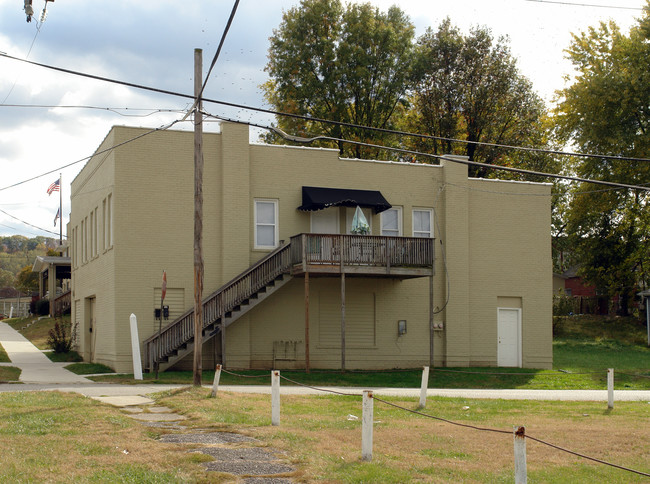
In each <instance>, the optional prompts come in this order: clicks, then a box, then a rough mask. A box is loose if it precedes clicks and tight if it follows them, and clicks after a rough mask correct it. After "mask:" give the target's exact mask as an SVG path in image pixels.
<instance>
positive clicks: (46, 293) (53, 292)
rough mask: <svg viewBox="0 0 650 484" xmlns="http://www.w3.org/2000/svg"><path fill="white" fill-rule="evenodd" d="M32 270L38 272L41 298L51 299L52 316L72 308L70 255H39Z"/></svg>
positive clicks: (50, 313) (50, 312)
mask: <svg viewBox="0 0 650 484" xmlns="http://www.w3.org/2000/svg"><path fill="white" fill-rule="evenodd" d="M32 272H37V273H38V296H39V298H40V299H47V300H49V301H50V310H49V315H50V316H54V315H57V314H61V313H62V312H63V311H64V310H66V309H69V308H70V278H71V267H70V257H58V256H44V255H39V256H37V257H36V259H35V260H34V265H33V266H32Z"/></svg>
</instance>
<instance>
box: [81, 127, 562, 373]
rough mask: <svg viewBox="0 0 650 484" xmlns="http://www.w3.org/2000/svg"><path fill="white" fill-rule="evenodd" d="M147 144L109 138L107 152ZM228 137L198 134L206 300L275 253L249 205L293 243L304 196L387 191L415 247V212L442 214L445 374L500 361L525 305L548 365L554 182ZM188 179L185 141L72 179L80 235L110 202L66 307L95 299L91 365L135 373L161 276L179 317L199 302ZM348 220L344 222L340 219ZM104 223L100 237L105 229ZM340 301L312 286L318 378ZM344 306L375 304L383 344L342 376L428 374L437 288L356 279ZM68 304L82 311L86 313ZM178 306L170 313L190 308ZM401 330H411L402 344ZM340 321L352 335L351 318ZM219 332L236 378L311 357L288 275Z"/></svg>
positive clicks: (364, 350) (118, 134)
mask: <svg viewBox="0 0 650 484" xmlns="http://www.w3.org/2000/svg"><path fill="white" fill-rule="evenodd" d="M144 132H145V130H142V129H136V128H123V127H116V128H113V130H111V132H110V133H109V135H108V136H107V138H106V140H105V141H104V143H103V144H102V146H100V148H99V150H98V151H101V150H103V149H105V148H107V147H110V146H114V145H115V144H117V143H120V142H123V141H126V140H128V139H131V138H134V137H136V136H138V135H140V134H143V133H144ZM222 133H223V134H214V133H210V134H205V136H204V154H205V155H204V157H205V167H204V186H203V195H204V206H203V230H204V232H203V233H204V239H203V240H204V242H203V251H204V261H205V276H204V295H207V294H209V293H210V292H212V291H213V290H215V289H216V288H217V287H219V286H220V285H221V284H222V283H224V282H226V281H228V280H230V279H231V278H232V277H233V276H235V275H237V274H238V273H240V272H242V271H243V270H244V269H246V268H247V267H248V266H249V265H250V264H251V263H253V262H255V261H256V260H258V259H259V258H260V257H262V256H263V255H265V254H266V253H267V252H268V251H261V250H255V249H254V248H253V234H254V228H253V225H254V200H255V199H274V200H278V208H279V217H278V218H279V239H282V240H289V239H290V237H291V236H292V235H295V234H298V233H301V232H308V231H309V230H310V215H309V213H303V212H300V211H298V210H296V207H298V206H299V205H300V204H301V202H302V200H301V187H302V186H303V185H311V186H323V187H333V188H357V189H367V190H380V191H381V193H382V194H383V195H384V196H385V197H386V199H387V200H388V201H389V202H390V203H392V204H393V205H394V206H401V207H402V224H403V227H402V230H403V232H402V233H403V235H405V236H411V235H412V215H411V214H412V209H413V208H414V207H417V208H434V209H435V218H436V222H437V226H439V227H440V231H441V233H442V248H444V250H445V255H446V257H442V251H441V250H440V249H441V245H440V243H439V241H437V243H436V257H437V259H436V266H435V269H436V276H435V279H434V306H435V307H436V308H438V309H441V308H443V307H444V309H441V310H440V313H439V314H436V316H435V318H434V321H435V323H444V327H445V329H444V330H441V331H436V332H435V338H434V339H435V348H434V354H435V362H436V364H437V365H442V364H445V365H448V366H468V365H474V364H476V365H495V364H496V348H497V337H496V327H497V323H496V322H497V319H496V318H497V303H498V301H499V300H500V301H504V300H505V301H513V300H514V301H518V300H520V301H521V306H522V315H523V316H522V320H523V365H524V366H538V367H549V366H550V364H551V358H552V349H551V341H550V335H551V314H550V312H551V291H552V288H551V261H550V187H549V186H548V185H543V184H530V183H516V182H499V181H486V180H474V179H472V180H470V179H468V178H467V168H466V167H465V166H464V165H462V164H457V163H452V162H449V161H444V162H443V163H442V166H431V165H414V164H400V163H387V162H370V161H361V160H342V159H339V158H338V153H337V152H336V151H335V150H327V149H309V148H296V147H279V146H263V145H250V144H249V142H248V136H249V134H248V128H247V127H246V126H238V125H231V124H223V125H222ZM193 173H194V172H193V135H192V133H189V132H178V131H166V132H158V133H153V134H150V135H147V136H144V137H142V138H140V139H138V140H137V141H134V142H131V143H128V144H125V145H123V146H121V147H119V148H117V149H115V150H113V151H111V152H109V153H108V154H106V153H105V154H99V155H96V156H95V157H94V158H93V159H91V160H90V161H89V163H88V164H87V165H86V167H84V169H83V170H82V171H81V173H80V174H79V175H78V177H77V178H76V179H75V180H74V182H73V189H72V217H71V223H70V227H72V228H74V227H77V226H78V225H80V221H81V219H82V218H83V217H85V216H86V215H87V214H88V213H89V212H90V210H91V209H92V208H94V207H99V210H98V213H100V215H101V211H102V200H103V199H104V198H105V197H106V196H107V194H108V193H109V192H111V193H112V195H113V203H114V205H113V214H114V225H113V226H114V233H115V236H114V245H113V247H112V248H111V249H109V250H107V251H102V250H100V251H99V255H98V257H96V258H95V259H93V260H91V261H89V262H88V263H85V264H79V267H75V268H74V269H73V281H74V282H73V285H74V295H73V300H75V301H83V300H84V299H85V298H88V297H92V296H96V301H97V311H96V313H97V319H98V321H97V326H98V330H97V334H95V338H96V343H95V344H96V350H95V360H96V361H101V362H102V363H106V364H109V365H110V366H112V367H114V368H115V369H116V370H118V371H130V370H131V356H130V353H131V349H130V334H129V329H128V328H129V315H130V314H131V313H135V314H136V315H137V317H138V323H139V328H140V340H141V341H142V340H144V339H146V338H147V337H149V336H150V335H151V334H152V333H153V331H155V330H156V329H157V324H158V323H157V322H156V321H154V318H153V307H154V305H155V302H154V301H155V299H156V294H159V292H158V293H156V290H158V291H159V288H160V284H161V282H160V281H161V275H162V271H163V269H164V270H166V271H167V280H168V290H170V289H177V290H178V291H182V292H179V294H182V296H180V297H181V299H182V298H184V305H185V308H184V309H185V310H187V309H189V308H191V307H192V305H193V289H192V288H193V209H194V205H193ZM340 219H341V225H343V224H344V223H345V219H346V218H345V209H340ZM371 225H372V231H373V234H379V233H380V216H379V215H373V217H372V220H371ZM99 227H100V232H101V227H103V223H102V222H101V221H100V224H99ZM437 232H438V230H437V229H436V235H438V234H437ZM100 237H101V236H100ZM73 260H74V256H73ZM73 266H74V264H73ZM447 273H448V274H449V292H447V287H448V285H447V278H446V274H447ZM338 294H340V281H339V279H338V278H320V279H319V278H311V282H310V326H311V328H310V357H311V364H312V367H323V368H336V367H338V365H340V350H339V349H338V348H335V347H331V345H330V346H329V347H326V346H324V345H321V344H319V342H318V339H317V338H318V335H319V331H320V325H323V324H330V325H332V324H334V325H335V324H339V325H340V320H339V321H333V320H332V321H321V315H323V317H325V318H329V319H333V316H332V314H333V313H332V312H331V311H330V312H328V311H321V310H320V308H319V305H320V304H321V300H323V301H330V304H331V301H333V300H334V299H333V298H334V296H335V295H338ZM346 298H347V299H348V301H350V302H351V304H352V305H354V301H355V300H359V301H361V300H364V301H369V300H370V299H369V298H372V301H374V335H373V338H374V344H373V345H370V346H369V345H367V344H366V343H365V342H364V344H363V345H362V346H363V347H355V346H354V345H352V346H351V347H349V348H347V351H346V366H347V367H348V368H354V367H357V368H380V367H383V368H385V367H399V366H401V367H407V366H417V365H421V364H427V363H428V361H429V330H428V324H429V280H428V278H421V279H413V280H404V281H400V280H396V279H367V278H365V279H364V278H359V279H355V278H352V277H348V278H346ZM447 298H448V301H447ZM499 298H502V299H499ZM503 298H506V299H503ZM507 298H511V299H507ZM75 307H78V308H80V311H83V310H84V307H85V305H84V304H78V305H75V304H74V303H73V308H75ZM364 307H365V306H364ZM170 310H171V311H172V316H174V315H176V314H175V313H180V312H182V310H180V309H178V310H177V309H176V308H170ZM73 311H75V309H73ZM334 312H335V311H334ZM85 317H86V315H84V314H80V315H77V317H76V320H80V321H83V320H84V318H85ZM401 319H405V320H407V327H408V330H407V333H406V334H405V335H403V336H398V335H397V321H398V320H401ZM347 325H348V328H347V329H348V331H349V332H350V334H351V335H353V334H354V317H351V320H350V321H349V322H348V323H347ZM80 333H82V332H80ZM346 333H347V331H346ZM226 334H227V339H226V347H227V350H226V355H227V361H228V364H229V365H231V366H233V367H249V366H252V367H261V366H268V365H269V364H272V360H273V342H274V341H296V342H298V344H297V348H298V350H297V354H298V355H300V357H303V358H304V289H303V279H301V278H294V280H292V281H291V282H290V283H289V284H288V285H287V286H285V287H284V288H283V289H281V290H280V291H279V292H278V293H277V294H275V295H274V296H273V297H271V298H269V299H268V300H267V301H265V302H264V303H262V304H260V305H259V306H258V307H257V308H255V309H254V310H253V311H251V312H250V313H249V314H247V315H246V316H244V317H243V318H241V319H240V320H238V321H237V322H235V323H234V324H233V325H232V326H230V327H229V328H228V330H227V333H226ZM84 337H87V335H82V341H81V342H80V344H81V345H82V348H83V347H84V346H83V345H84V344H85V343H84V341H83V338H84ZM351 338H352V339H353V336H350V337H349V338H348V340H350V339H351ZM346 346H347V345H346ZM204 356H205V358H204V365H211V364H213V363H214V362H213V361H212V360H211V358H212V351H211V350H210V349H208V351H204ZM283 364H286V365H288V366H291V363H286V362H285V363H283ZM295 364H296V365H298V363H295Z"/></svg>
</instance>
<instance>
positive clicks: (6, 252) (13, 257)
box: [0, 235, 58, 288]
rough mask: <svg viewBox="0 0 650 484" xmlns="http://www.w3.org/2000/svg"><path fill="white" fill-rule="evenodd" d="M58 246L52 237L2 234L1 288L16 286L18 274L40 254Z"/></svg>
mask: <svg viewBox="0 0 650 484" xmlns="http://www.w3.org/2000/svg"><path fill="white" fill-rule="evenodd" d="M57 246H58V240H56V239H53V238H51V237H33V238H31V239H30V238H28V237H25V236H24V235H10V236H0V288H3V287H14V285H15V280H16V276H17V275H18V273H19V272H20V270H21V269H22V268H23V267H25V266H30V267H31V265H32V264H33V263H34V259H35V258H36V256H39V255H46V254H47V251H48V249H54V248H56V247H57Z"/></svg>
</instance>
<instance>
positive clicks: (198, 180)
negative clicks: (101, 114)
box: [194, 49, 203, 386]
mask: <svg viewBox="0 0 650 484" xmlns="http://www.w3.org/2000/svg"><path fill="white" fill-rule="evenodd" d="M202 77H203V50H202V49H194V95H195V96H196V101H195V103H194V386H201V371H202V369H203V368H202V366H203V365H202V359H203V114H202V112H201V111H202V109H203V103H202V102H201V90H202V83H203V82H202Z"/></svg>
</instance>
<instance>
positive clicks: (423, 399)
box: [420, 366, 429, 408]
mask: <svg viewBox="0 0 650 484" xmlns="http://www.w3.org/2000/svg"><path fill="white" fill-rule="evenodd" d="M428 387H429V367H428V366H425V367H424V369H423V370H422V386H421V387H420V408H424V407H426V406H427V388H428Z"/></svg>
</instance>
